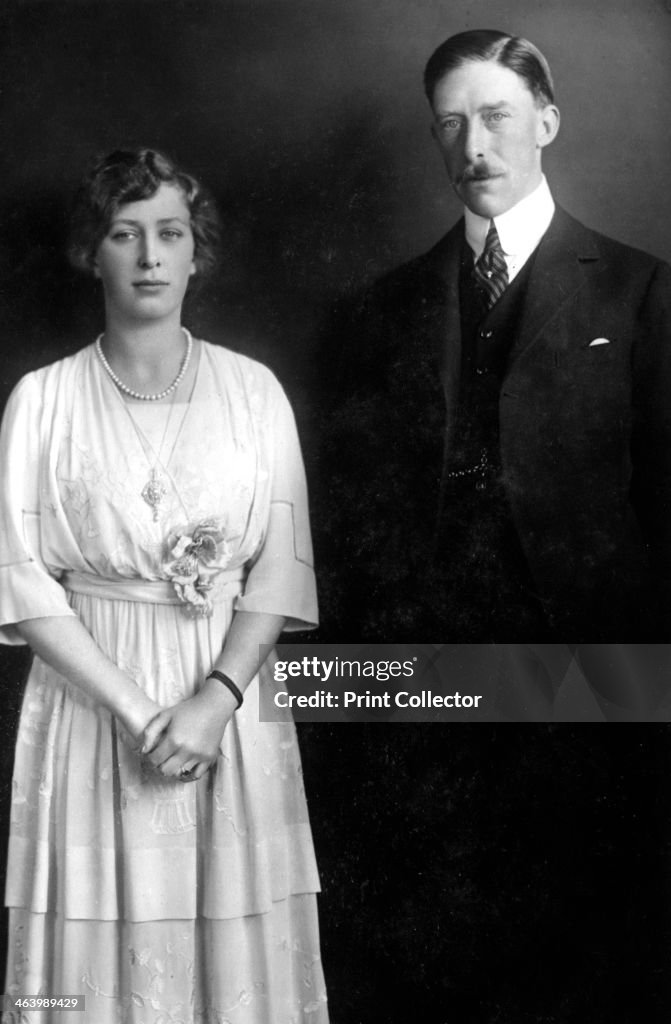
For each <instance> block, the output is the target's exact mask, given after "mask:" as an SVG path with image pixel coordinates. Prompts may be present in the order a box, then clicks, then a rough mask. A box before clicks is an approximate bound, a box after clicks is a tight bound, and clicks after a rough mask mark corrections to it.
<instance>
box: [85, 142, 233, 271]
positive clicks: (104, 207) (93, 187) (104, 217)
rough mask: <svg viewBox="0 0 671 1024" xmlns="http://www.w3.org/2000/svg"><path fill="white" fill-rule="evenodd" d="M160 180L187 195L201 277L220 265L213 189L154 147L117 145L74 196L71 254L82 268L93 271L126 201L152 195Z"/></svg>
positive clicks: (96, 166) (218, 234)
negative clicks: (129, 147)
mask: <svg viewBox="0 0 671 1024" xmlns="http://www.w3.org/2000/svg"><path fill="white" fill-rule="evenodd" d="M162 184H167V185H174V186H175V187H176V188H178V189H180V191H181V192H182V194H183V195H184V199H185V202H186V205H187V207H188V210H189V214H190V216H191V230H192V232H193V238H194V263H195V265H196V273H197V276H199V277H203V276H205V275H207V274H208V273H209V272H210V271H211V270H212V268H213V267H214V266H215V264H216V263H217V259H218V254H219V243H220V222H219V215H218V213H217V209H216V206H215V203H214V200H213V199H212V196H211V195H210V194H209V192H208V191H207V190H206V189H205V188H204V187H203V186H202V185H201V184H200V182H199V181H198V180H197V179H196V178H194V177H193V175H191V174H187V173H186V171H183V170H182V169H181V168H180V167H178V166H177V164H175V163H174V162H173V161H172V160H171V159H170V158H169V157H167V156H166V155H165V154H164V153H161V152H159V151H158V150H156V149H117V150H115V151H114V152H113V153H110V154H109V156H106V157H104V158H103V159H101V160H96V162H95V163H94V164H93V166H92V167H91V169H90V170H89V172H88V174H87V175H86V177H85V178H84V180H83V181H82V183H81V185H80V186H79V189H78V190H77V193H76V195H75V199H74V204H73V208H72V217H71V228H70V242H69V246H68V256H69V259H70V262H71V263H72V265H73V266H74V267H76V268H77V269H78V270H83V271H85V272H87V273H92V272H93V262H94V259H95V254H96V252H97V251H98V246H99V245H100V243H101V242H102V240H103V238H104V237H105V235H106V234H107V231H108V230H109V226H110V223H111V220H112V218H113V216H114V215H115V213H116V212H117V210H118V209H119V208H120V207H121V206H124V205H125V204H127V203H135V202H137V201H138V200H141V199H151V197H152V196H153V195H155V194H156V192H157V191H158V190H159V188H160V186H161V185H162Z"/></svg>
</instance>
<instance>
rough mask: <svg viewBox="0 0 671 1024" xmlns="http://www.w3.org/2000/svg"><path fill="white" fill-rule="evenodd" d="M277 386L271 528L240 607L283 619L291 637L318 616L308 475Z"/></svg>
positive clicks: (271, 456)
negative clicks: (309, 513) (290, 632)
mask: <svg viewBox="0 0 671 1024" xmlns="http://www.w3.org/2000/svg"><path fill="white" fill-rule="evenodd" d="M273 380H274V379H273ZM274 385H275V388H274V391H273V394H272V405H273V411H272V414H271V417H270V425H269V426H270V429H269V431H268V433H267V434H266V438H267V443H268V444H269V446H270V453H269V471H270V478H271V479H270V503H269V510H268V525H267V529H266V531H265V534H264V537H263V541H262V543H261V545H260V547H259V549H258V551H257V552H256V555H255V556H254V558H253V560H252V562H251V568H250V570H249V575H248V577H247V581H246V585H245V590H244V593H243V594H242V595H241V596H240V597H239V598H238V599H237V601H236V605H235V607H236V610H238V611H245V612H266V613H270V614H273V615H284V616H286V618H287V624H286V626H285V629H286V630H288V631H294V630H301V629H312V628H313V627H314V626H316V625H317V622H318V612H317V590H316V583H315V573H314V566H313V558H312V539H311V535H310V521H309V516H308V499H307V485H306V481H305V469H304V466H303V459H302V456H301V450H300V444H299V441H298V433H297V431H296V423H295V420H294V416H293V412H292V410H291V406H290V405H289V402H288V400H287V397H286V395H285V394H284V391H283V390H282V388H281V387H280V385H279V384H278V383H277V382H276V381H274Z"/></svg>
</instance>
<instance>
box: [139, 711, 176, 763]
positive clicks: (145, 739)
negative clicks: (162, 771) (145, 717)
mask: <svg viewBox="0 0 671 1024" xmlns="http://www.w3.org/2000/svg"><path fill="white" fill-rule="evenodd" d="M171 718H172V715H171V711H170V709H169V708H164V709H163V711H159V713H158V714H157V715H154V717H153V718H152V720H151V721H150V722H149V723H148V724H147V725H146V726H145V728H144V731H143V733H142V753H143V754H151V753H152V752H153V751H154V750H155V749H156V747H157V746H158V743H159V741H160V740H161V737H162V735H163V733H164V732H165V730H166V729H167V728H168V726H169V725H170V719H171ZM165 756H167V754H166V755H165ZM150 760H151V761H152V764H160V763H161V761H154V760H153V758H150ZM162 760H165V757H164V758H162Z"/></svg>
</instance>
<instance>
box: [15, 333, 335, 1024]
mask: <svg viewBox="0 0 671 1024" xmlns="http://www.w3.org/2000/svg"><path fill="white" fill-rule="evenodd" d="M200 350H201V351H200V361H199V366H198V371H197V376H196V382H195V385H194V391H193V394H192V399H191V403H190V405H189V406H188V409H187V410H186V412H185V414H184V416H183V417H182V414H181V412H180V414H179V416H178V417H176V419H177V420H178V423H179V426H178V432H177V434H176V437H175V441H174V446H172V445H171V451H170V457H169V459H168V458H166V462H167V465H165V464H164V465H163V467H162V470H161V471H162V476H163V479H164V481H165V482H166V491H167V493H166V495H165V497H164V499H163V501H162V503H161V508H160V515H159V520H158V522H154V520H153V517H152V511H151V509H150V508H149V507H148V506H147V504H146V503H145V502H144V500H143V499H142V497H141V491H142V488H143V486H144V483H145V482H146V479H147V475H148V464H147V458H146V454H145V453H144V452H143V450H142V447H141V445H140V442H139V439H138V436H137V432H136V430H135V428H134V426H133V423H132V422H131V420H130V417H129V412H128V409H127V408H126V407H125V406H124V403H123V400H122V399H121V397H120V395H119V393H118V392H117V390H116V388H115V387H114V385H113V384H112V383H111V381H110V380H109V379H108V378H107V377H106V375H105V374H104V371H103V369H102V367H101V366H100V363H99V361H98V360H97V359H96V357H95V353H94V349H93V346H90V347H89V348H86V349H84V350H83V351H82V352H80V353H78V354H77V355H75V356H73V357H70V358H68V359H65V360H63V361H61V362H60V363H56V364H54V365H53V366H50V367H46V368H44V369H43V370H39V371H37V372H35V373H32V374H29V375H27V376H26V377H25V378H23V380H22V381H21V382H20V383H19V385H18V386H17V388H16V389H15V391H14V393H13V395H12V397H11V399H10V402H9V405H8V408H7V412H6V415H5V420H4V423H3V430H2V437H1V440H0V444H1V450H0V459H1V460H2V461H1V463H0V464H1V465H2V466H3V467H4V470H3V472H4V474H5V483H4V486H3V489H2V495H1V499H0V500H1V501H2V511H1V513H0V546H1V550H0V626H2V629H1V630H0V639H1V640H2V641H3V642H5V643H20V642H21V639H20V637H19V635H18V633H17V631H16V629H15V627H14V624H15V623H16V622H19V621H21V620H22V619H26V618H38V617H42V616H51V615H57V616H60V615H64V616H68V615H77V616H79V617H80V619H81V621H82V622H83V623H84V625H85V626H86V627H87V629H88V630H89V631H90V632H91V634H92V635H93V637H94V638H95V640H96V642H97V643H98V644H99V645H100V647H101V648H102V649H103V650H104V651H105V652H106V653H107V654H108V655H109V657H110V658H111V659H112V660H113V661H114V662H115V663H116V664H118V665H119V666H120V667H122V668H123V669H124V670H125V671H127V672H128V674H129V675H131V676H132V677H133V678H134V679H135V680H136V682H137V684H138V685H139V686H141V687H143V688H144V689H145V690H146V691H147V693H148V694H149V695H150V696H151V697H152V698H153V699H154V700H156V701H157V702H158V703H159V704H161V705H163V706H168V705H171V704H174V703H175V702H177V701H179V700H181V699H183V698H185V697H188V696H190V695H191V694H192V693H193V692H195V689H196V688H197V686H198V685H199V683H201V682H202V680H204V679H205V677H206V676H207V673H208V672H209V670H210V668H211V667H212V664H213V662H214V660H215V658H216V657H217V655H218V653H219V651H220V650H221V647H222V644H223V641H224V638H225V636H226V632H227V630H228V628H229V626H230V622H231V619H232V616H233V613H234V611H235V610H236V609H241V610H248V611H259V612H270V613H275V614H281V615H285V616H287V618H288V628H289V629H296V628H305V627H306V626H309V625H311V624H314V623H315V622H316V597H315V586H314V573H313V569H312V553H311V543H310V534H309V525H308V519H307V501H306V493H305V480H304V473H303V466H302V461H301V457H300V450H299V447H298V440H297V436H296V431H295V425H294V421H293V416H292V413H291V410H290V408H289V405H288V403H287V400H286V398H285V396H284V394H283V392H282V390H281V388H280V386H279V384H278V383H277V381H276V380H275V378H274V377H273V375H272V374H271V373H270V371H268V370H267V369H266V368H264V367H263V366H261V365H260V364H258V363H255V362H254V361H252V360H249V359H246V358H245V357H243V356H240V355H236V354H234V353H232V352H230V351H228V350H226V349H222V348H219V347H217V346H213V345H209V344H207V343H204V342H203V343H201V346H200ZM165 410H166V406H157V407H156V409H155V410H154V412H153V413H152V415H153V414H154V413H155V415H156V417H157V426H158V425H160V420H161V417H165ZM203 523H209V524H212V523H216V526H217V529H218V530H219V531H220V533H221V534H222V535H223V537H224V538H225V544H224V545H223V548H222V551H223V554H222V551H220V560H219V562H218V568H219V569H220V570H221V571H220V573H219V575H218V577H217V579H216V580H215V584H214V588H213V590H212V591H211V592H209V593H210V598H211V600H212V614H211V616H209V617H206V616H202V615H201V616H199V615H194V614H193V612H194V609H193V608H192V607H191V606H190V605H189V604H185V603H183V602H181V601H180V599H179V597H178V596H177V595H176V591H175V588H174V587H173V585H172V583H170V582H168V581H167V580H166V572H165V566H166V564H167V561H169V555H170V552H169V551H167V550H166V538H169V537H172V538H173V539H174V537H188V536H192V535H193V532H194V529H196V528H197V527H198V526H199V525H200V524H203ZM273 685H274V684H273V681H272V671H271V666H270V665H268V664H266V665H265V666H264V667H263V668H262V669H261V671H260V673H259V676H258V677H257V678H256V679H255V680H254V681H253V682H252V684H251V685H250V687H249V689H248V690H247V693H246V697H245V702H244V704H243V706H242V708H241V709H240V710H239V711H237V712H236V713H235V715H234V716H233V718H232V720H231V722H230V723H229V725H228V726H227V728H226V732H225V734H224V738H223V741H222V745H221V750H220V754H219V757H218V760H217V763H216V765H215V766H214V767H213V768H212V769H211V770H210V771H209V772H208V773H207V774H206V775H205V776H204V778H203V779H201V780H200V781H199V782H198V783H191V784H184V783H182V782H179V781H174V780H166V779H163V777H162V776H160V775H159V774H157V773H155V772H154V771H152V770H151V769H150V768H148V767H146V766H145V765H144V764H143V763H142V762H141V760H140V759H139V758H138V756H137V755H135V754H134V753H133V752H132V751H131V749H130V747H129V746H127V744H126V742H125V740H124V737H123V736H121V735H120V733H119V730H118V729H117V726H116V724H115V721H114V720H113V718H112V716H110V715H109V714H108V713H107V712H106V711H104V710H101V709H100V708H99V707H97V706H95V705H94V703H93V702H92V701H91V700H89V699H88V698H87V697H85V696H84V695H83V694H82V693H81V692H80V691H78V690H77V689H76V688H75V687H74V686H71V685H69V684H68V682H67V680H66V679H65V678H63V677H61V676H59V675H58V674H57V673H56V672H55V671H54V670H53V669H51V668H49V667H48V666H47V665H46V664H45V663H43V662H42V661H41V660H40V659H39V658H38V657H36V658H35V659H34V661H33V665H32V669H31V672H30V676H29V679H28V682H27V686H26V692H25V697H24V702H23V708H22V713H21V720H20V727H19V736H18V741H17V752H16V762H15V773H14V781H13V795H12V811H11V836H10V844H9V863H8V877H7V889H6V902H7V904H8V906H9V907H10V908H11V909H10V937H9V941H10V957H9V965H8V974H7V982H6V988H5V992H7V993H8V994H10V995H13V994H15V995H22V994H24V995H36V994H39V993H49V994H64V995H66V994H75V993H81V994H83V995H85V997H86V1007H87V1009H86V1011H85V1013H84V1014H83V1015H82V1014H81V1013H78V1012H75V1013H68V1012H67V1011H62V1010H61V1011H58V1012H57V1013H54V1014H53V1015H50V1014H49V1013H48V1012H39V1013H35V1014H31V1012H30V1011H25V1010H24V1011H22V1015H21V1016H19V1014H18V1013H16V1014H15V1012H14V1011H7V1012H6V1013H5V1015H4V1016H3V1021H6V1022H10V1021H11V1022H13V1021H17V1022H18V1021H19V1020H20V1021H26V1022H29V1024H33V1021H35V1022H37V1021H39V1022H40V1024H50V1022H51V1021H52V1020H53V1021H54V1022H56V1021H58V1022H59V1024H68V1022H74V1024H85V1022H86V1021H90V1022H91V1024H283V1022H286V1024H300V1022H309V1024H325V1022H326V1021H327V1020H328V1015H327V1009H326V996H325V990H324V982H323V975H322V970H321V963H320V959H319V938H318V931H317V918H316V896H315V893H316V892H317V891H318V889H319V882H318V876H317V870H316V865H315V860H314V852H313V847H312V839H311V834H310V827H309V822H308V816H307V807H306V802H305V794H304V788H303V781H302V775H301V766H300V757H299V752H298V748H297V745H296V736H295V730H294V726H293V723H292V721H291V719H290V717H287V718H286V720H284V721H282V722H278V723H263V724H261V723H259V720H258V687H259V686H273Z"/></svg>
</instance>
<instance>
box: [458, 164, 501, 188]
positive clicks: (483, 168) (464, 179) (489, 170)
mask: <svg viewBox="0 0 671 1024" xmlns="http://www.w3.org/2000/svg"><path fill="white" fill-rule="evenodd" d="M498 173H499V172H498V171H497V170H496V169H495V168H494V167H490V166H489V165H488V164H478V165H477V167H467V168H466V170H464V171H462V172H461V174H459V175H458V176H457V178H456V179H455V184H457V185H463V184H468V182H469V181H484V180H485V179H486V178H493V177H496V175H497V174H498Z"/></svg>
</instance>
